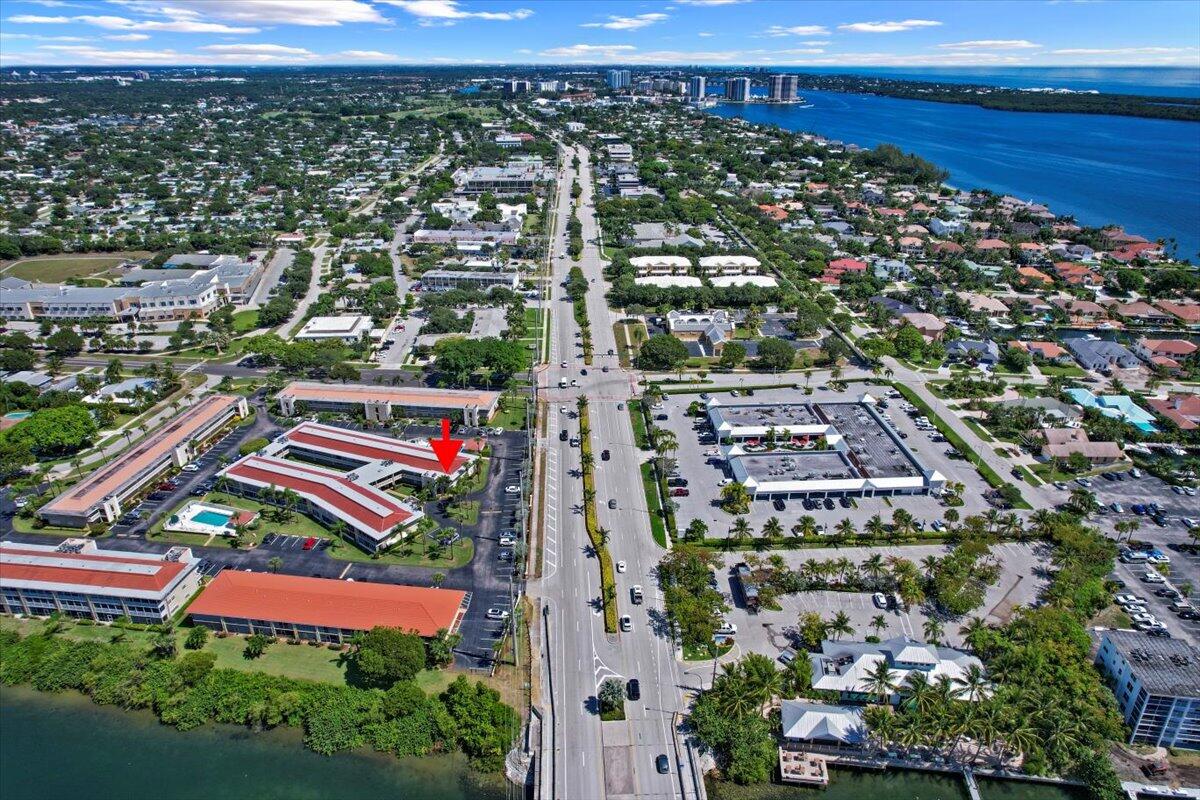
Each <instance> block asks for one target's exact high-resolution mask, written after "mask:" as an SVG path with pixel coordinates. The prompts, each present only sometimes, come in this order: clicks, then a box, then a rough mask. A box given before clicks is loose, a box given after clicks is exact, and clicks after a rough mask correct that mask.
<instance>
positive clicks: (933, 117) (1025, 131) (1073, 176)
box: [711, 90, 1200, 263]
mask: <svg viewBox="0 0 1200 800" xmlns="http://www.w3.org/2000/svg"><path fill="white" fill-rule="evenodd" d="M803 95H804V98H805V99H806V100H807V101H808V102H807V105H806V106H769V105H765V104H764V105H745V106H743V105H732V104H730V105H724V104H719V105H717V106H716V107H715V108H713V109H711V112H712V113H714V114H718V115H720V116H723V117H741V118H743V119H746V120H747V121H750V122H755V123H761V124H768V125H777V126H779V127H782V128H785V129H787V130H793V131H808V132H812V133H817V134H820V135H822V136H825V137H828V138H831V139H839V140H842V141H844V142H848V143H854V144H858V145H861V146H863V147H874V146H876V145H878V144H881V143H883V142H890V143H892V144H895V145H897V146H899V147H900V148H902V149H904V150H906V151H911V152H915V153H917V154H918V155H920V156H923V157H924V158H927V159H928V160H930V161H932V162H934V163H935V164H938V165H940V166H942V167H944V168H945V169H947V170H949V171H950V178H949V182H950V183H951V184H953V185H954V186H957V187H959V188H963V189H972V188H986V189H991V190H992V191H995V192H1001V193H1005V194H1012V195H1014V196H1016V197H1020V198H1022V199H1025V200H1036V201H1038V202H1042V203H1045V204H1047V205H1048V206H1049V207H1050V209H1051V210H1052V211H1054V212H1055V213H1058V214H1070V215H1073V216H1074V217H1076V219H1078V220H1079V221H1080V222H1081V223H1083V224H1087V225H1105V224H1109V223H1115V224H1118V225H1122V226H1124V227H1125V229H1126V230H1128V231H1130V232H1131V233H1137V234H1141V235H1142V236H1145V237H1147V238H1150V239H1157V238H1160V237H1162V238H1174V239H1175V240H1176V242H1177V243H1178V246H1179V247H1178V255H1179V257H1180V258H1189V259H1191V260H1192V262H1193V263H1198V262H1200V257H1198V254H1200V123H1193V122H1176V121H1172V120H1157V119H1141V118H1137V117H1117V116H1098V115H1089V114H1038V113H1024V112H1016V111H993V110H990V109H986V108H980V107H978V106H967V105H954V104H949V103H930V102H925V101H921V100H901V99H896V98H891V97H877V96H874V95H860V94H845V93H841V92H817V91H807V90H806V91H804V92H803Z"/></svg>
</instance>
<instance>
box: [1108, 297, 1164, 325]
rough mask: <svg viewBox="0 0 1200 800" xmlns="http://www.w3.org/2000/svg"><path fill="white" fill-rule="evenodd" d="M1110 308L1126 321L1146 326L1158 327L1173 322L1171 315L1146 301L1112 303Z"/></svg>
mask: <svg viewBox="0 0 1200 800" xmlns="http://www.w3.org/2000/svg"><path fill="white" fill-rule="evenodd" d="M1109 308H1110V309H1112V310H1113V311H1116V312H1117V314H1119V315H1120V316H1121V317H1123V318H1125V319H1128V320H1132V321H1134V322H1139V323H1142V324H1144V325H1158V324H1162V323H1165V322H1170V321H1171V320H1172V316H1171V314H1170V313H1168V312H1166V311H1162V310H1160V309H1157V308H1155V307H1154V306H1152V305H1150V304H1149V303H1147V302H1146V301H1144V300H1134V301H1133V302H1130V303H1122V302H1120V301H1112V302H1111V303H1110V304H1109Z"/></svg>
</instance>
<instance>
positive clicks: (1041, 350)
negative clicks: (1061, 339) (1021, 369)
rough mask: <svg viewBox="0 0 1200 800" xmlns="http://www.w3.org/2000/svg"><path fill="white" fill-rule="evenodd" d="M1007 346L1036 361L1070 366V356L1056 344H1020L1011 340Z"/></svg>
mask: <svg viewBox="0 0 1200 800" xmlns="http://www.w3.org/2000/svg"><path fill="white" fill-rule="evenodd" d="M1008 346H1009V347H1012V348H1015V349H1017V350H1024V351H1025V352H1026V353H1029V355H1031V356H1033V357H1034V358H1036V359H1041V360H1043V361H1049V362H1052V363H1054V364H1070V363H1071V360H1072V359H1071V354H1070V353H1068V352H1067V351H1066V349H1065V348H1063V346H1062V345H1060V344H1058V343H1056V342H1021V341H1017V340H1016V339H1013V340H1012V341H1010V342H1009V343H1008Z"/></svg>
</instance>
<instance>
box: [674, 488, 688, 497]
mask: <svg viewBox="0 0 1200 800" xmlns="http://www.w3.org/2000/svg"><path fill="white" fill-rule="evenodd" d="M690 494H691V491H689V490H688V489H683V488H679V489H672V490H671V497H687V496H688V495H690Z"/></svg>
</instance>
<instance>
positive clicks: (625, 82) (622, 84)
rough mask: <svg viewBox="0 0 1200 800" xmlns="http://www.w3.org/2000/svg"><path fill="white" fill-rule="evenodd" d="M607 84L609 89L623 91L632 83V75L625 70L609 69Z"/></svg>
mask: <svg viewBox="0 0 1200 800" xmlns="http://www.w3.org/2000/svg"><path fill="white" fill-rule="evenodd" d="M607 82H608V88H610V89H625V88H627V87H628V86H629V85H630V84H632V83H633V73H632V72H630V71H629V70H627V69H610V70H609V71H608V78H607Z"/></svg>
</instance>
